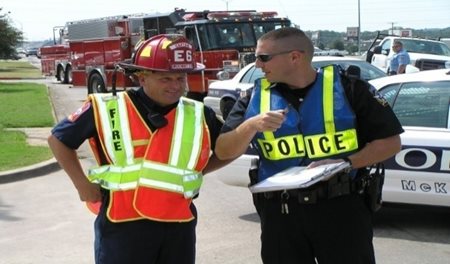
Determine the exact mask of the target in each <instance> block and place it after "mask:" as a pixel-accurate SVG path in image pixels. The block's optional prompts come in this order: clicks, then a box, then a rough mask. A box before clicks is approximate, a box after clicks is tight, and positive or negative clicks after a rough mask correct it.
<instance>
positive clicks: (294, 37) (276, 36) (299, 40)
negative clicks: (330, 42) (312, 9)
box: [258, 27, 314, 59]
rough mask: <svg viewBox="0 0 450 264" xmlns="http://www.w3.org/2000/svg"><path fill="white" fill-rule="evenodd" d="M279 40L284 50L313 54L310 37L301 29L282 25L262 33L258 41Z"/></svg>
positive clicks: (310, 55)
mask: <svg viewBox="0 0 450 264" xmlns="http://www.w3.org/2000/svg"><path fill="white" fill-rule="evenodd" d="M266 40H273V41H280V42H282V43H281V44H282V45H283V46H284V48H285V49H286V50H302V51H304V52H305V54H307V55H308V56H309V57H311V59H312V57H313V55H314V45H313V43H312V41H311V39H310V38H309V37H308V36H307V35H306V34H305V32H303V31H302V30H301V29H298V28H295V27H283V28H279V29H275V30H272V31H269V32H267V33H265V34H264V35H262V36H261V37H260V38H259V39H258V41H266Z"/></svg>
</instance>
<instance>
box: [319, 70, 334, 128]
mask: <svg viewBox="0 0 450 264" xmlns="http://www.w3.org/2000/svg"><path fill="white" fill-rule="evenodd" d="M333 78H334V69H333V66H332V65H331V66H328V67H325V69H324V70H323V104H322V105H323V118H324V122H325V133H326V134H330V133H334V131H336V128H335V126H334V100H333Z"/></svg>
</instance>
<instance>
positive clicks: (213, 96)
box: [204, 56, 386, 118]
mask: <svg viewBox="0 0 450 264" xmlns="http://www.w3.org/2000/svg"><path fill="white" fill-rule="evenodd" d="M312 64H313V66H314V67H316V68H320V67H323V66H326V65H330V64H338V65H340V66H341V67H342V68H343V69H347V68H348V66H350V65H356V66H358V67H359V68H360V69H361V78H363V79H365V80H367V81H368V80H372V79H375V78H380V77H384V76H386V73H384V72H383V71H382V70H380V69H378V68H377V67H375V66H373V65H371V64H370V63H367V62H365V61H363V60H360V59H356V58H351V57H333V56H314V57H313V61H312ZM263 76H264V73H263V72H262V71H261V69H259V68H256V67H255V64H254V63H251V64H249V65H247V66H246V67H244V68H243V69H242V70H240V71H239V72H238V74H237V75H235V76H234V77H233V78H232V79H230V80H224V81H216V82H212V83H211V84H210V85H209V88H208V95H207V96H206V97H205V99H204V102H205V104H206V105H208V106H210V107H212V109H213V110H214V111H215V112H216V113H217V114H218V115H222V116H223V117H224V118H226V116H227V115H228V113H229V112H230V110H231V108H232V107H233V105H234V103H235V102H236V100H237V98H239V95H240V93H241V92H245V91H246V90H248V89H250V88H252V87H253V83H254V82H255V80H256V79H258V78H261V77H263Z"/></svg>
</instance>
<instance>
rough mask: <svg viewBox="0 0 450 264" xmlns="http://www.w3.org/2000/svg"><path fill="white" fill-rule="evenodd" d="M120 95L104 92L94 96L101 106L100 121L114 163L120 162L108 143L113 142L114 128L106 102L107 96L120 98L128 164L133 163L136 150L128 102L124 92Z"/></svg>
mask: <svg viewBox="0 0 450 264" xmlns="http://www.w3.org/2000/svg"><path fill="white" fill-rule="evenodd" d="M117 95H118V96H116V97H112V96H110V95H104V94H95V95H94V97H95V98H96V100H97V105H98V107H99V116H100V122H101V124H102V127H103V131H102V133H103V138H104V139H105V142H104V143H105V147H106V151H107V152H108V156H109V157H110V158H111V160H112V161H113V163H118V162H117V157H116V156H115V155H114V150H113V149H112V145H111V144H108V143H109V142H112V138H111V137H112V129H111V125H110V122H109V121H110V120H109V117H108V111H107V107H106V102H105V100H104V99H105V98H106V97H108V100H118V107H119V108H120V111H119V115H120V119H121V122H120V124H121V134H122V137H123V140H122V141H123V143H124V144H125V146H124V148H125V153H126V157H127V161H126V162H127V164H132V163H133V156H134V151H133V145H132V140H131V135H130V128H129V120H128V113H127V108H126V104H125V100H124V94H123V93H118V94H117Z"/></svg>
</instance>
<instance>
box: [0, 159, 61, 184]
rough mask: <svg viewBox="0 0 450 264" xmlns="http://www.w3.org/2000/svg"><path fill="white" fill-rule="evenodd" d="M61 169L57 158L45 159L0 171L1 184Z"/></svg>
mask: <svg viewBox="0 0 450 264" xmlns="http://www.w3.org/2000/svg"><path fill="white" fill-rule="evenodd" d="M60 169H61V167H60V166H59V164H58V162H57V161H56V159H55V158H52V159H49V160H47V161H43V162H40V163H37V164H34V165H30V166H27V167H22V168H18V169H14V170H9V171H2V172H0V184H3V183H11V182H16V181H21V180H25V179H30V178H34V177H38V176H43V175H46V174H48V173H51V172H55V171H57V170H60Z"/></svg>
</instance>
